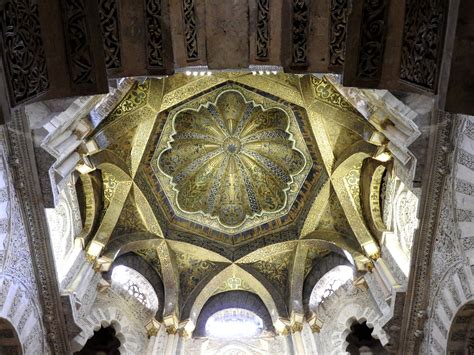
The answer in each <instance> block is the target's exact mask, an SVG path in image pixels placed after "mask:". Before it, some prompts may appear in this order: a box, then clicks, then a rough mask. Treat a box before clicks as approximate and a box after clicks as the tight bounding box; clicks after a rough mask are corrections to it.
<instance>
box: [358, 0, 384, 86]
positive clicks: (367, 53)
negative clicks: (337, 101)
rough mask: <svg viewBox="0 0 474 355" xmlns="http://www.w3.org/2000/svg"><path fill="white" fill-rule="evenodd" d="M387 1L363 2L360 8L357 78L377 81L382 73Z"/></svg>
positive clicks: (367, 0)
mask: <svg viewBox="0 0 474 355" xmlns="http://www.w3.org/2000/svg"><path fill="white" fill-rule="evenodd" d="M387 3H388V0H365V1H364V4H363V7H362V23H361V32H360V46H359V61H358V65H357V77H358V79H361V80H378V79H380V75H381V73H382V64H383V56H384V49H385V33H386V28H387V23H386V18H387V12H388V6H387Z"/></svg>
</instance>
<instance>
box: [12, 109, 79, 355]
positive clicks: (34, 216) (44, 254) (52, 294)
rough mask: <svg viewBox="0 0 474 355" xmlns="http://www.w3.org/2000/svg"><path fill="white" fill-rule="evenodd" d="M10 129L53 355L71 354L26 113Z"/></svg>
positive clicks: (15, 172) (15, 114)
mask: <svg viewBox="0 0 474 355" xmlns="http://www.w3.org/2000/svg"><path fill="white" fill-rule="evenodd" d="M11 116H12V117H11V120H10V121H9V122H8V124H7V125H6V126H7V137H8V148H9V153H10V159H9V163H10V169H11V170H12V174H13V180H14V185H15V188H16V190H17V193H18V196H19V203H20V207H21V211H22V215H23V219H24V221H25V232H26V234H27V238H28V243H29V247H30V251H31V258H32V262H33V265H34V271H35V279H36V283H37V285H38V290H39V297H40V303H41V306H42V310H43V324H44V326H45V330H46V336H47V339H48V343H49V346H50V349H51V352H52V353H53V354H61V355H63V354H69V353H70V349H69V341H68V334H67V328H66V323H65V318H64V313H63V310H62V303H61V299H60V294H59V288H58V282H57V278H56V271H55V268H54V258H53V252H52V249H51V244H50V238H49V231H48V225H47V221H46V217H45V213H44V207H43V197H42V193H41V187H40V183H39V178H38V169H37V166H36V161H35V158H34V151H33V142H32V137H31V132H30V128H29V126H28V121H27V118H26V115H25V112H24V109H18V110H15V111H13V112H12V114H11Z"/></svg>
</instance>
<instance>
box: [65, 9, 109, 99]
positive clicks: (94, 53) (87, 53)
mask: <svg viewBox="0 0 474 355" xmlns="http://www.w3.org/2000/svg"><path fill="white" fill-rule="evenodd" d="M61 8H62V19H63V31H64V41H65V45H66V57H67V61H68V64H69V75H70V80H71V84H72V87H73V91H74V93H75V94H77V95H87V94H99V93H102V92H107V89H108V85H107V78H106V73H105V61H104V50H103V43H102V39H101V36H97V33H100V26H99V13H98V5H97V3H93V2H88V1H85V0H68V1H62V2H61Z"/></svg>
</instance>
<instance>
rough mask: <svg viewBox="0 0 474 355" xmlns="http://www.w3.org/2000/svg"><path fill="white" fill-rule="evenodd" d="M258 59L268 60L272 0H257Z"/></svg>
mask: <svg viewBox="0 0 474 355" xmlns="http://www.w3.org/2000/svg"><path fill="white" fill-rule="evenodd" d="M256 40H257V46H256V47H257V60H262V61H265V60H268V53H269V44H270V0H258V1H257V39H256Z"/></svg>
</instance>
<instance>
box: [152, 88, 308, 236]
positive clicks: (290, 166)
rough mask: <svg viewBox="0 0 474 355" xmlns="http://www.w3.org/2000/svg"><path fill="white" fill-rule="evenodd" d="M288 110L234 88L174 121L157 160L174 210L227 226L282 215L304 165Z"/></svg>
mask: <svg viewBox="0 0 474 355" xmlns="http://www.w3.org/2000/svg"><path fill="white" fill-rule="evenodd" d="M290 123H291V119H290V117H289V114H288V112H286V111H285V110H284V109H282V108H280V107H276V106H273V107H272V106H270V105H267V106H266V107H264V106H263V105H262V104H258V103H256V102H255V101H254V100H251V99H246V98H245V97H244V95H243V94H242V93H241V92H239V91H237V90H232V89H227V90H223V91H221V92H220V93H219V95H218V96H217V97H216V98H215V100H214V101H208V102H206V103H203V104H200V105H199V106H198V107H197V109H194V108H185V109H182V110H180V111H177V112H176V113H175V114H174V116H173V117H172V130H171V132H172V133H171V135H170V138H169V141H168V145H167V148H166V149H164V150H163V151H162V152H161V154H160V155H159V156H158V166H159V169H160V170H161V171H162V172H163V173H164V174H165V175H166V176H167V177H168V179H169V182H170V183H171V185H172V187H173V190H174V191H175V193H176V195H175V201H176V204H177V205H178V207H179V209H181V210H182V211H184V212H186V213H190V214H201V215H205V216H207V217H209V218H210V219H213V220H217V221H218V223H219V224H220V225H221V226H223V227H224V228H225V227H230V228H235V227H239V226H241V225H242V224H243V223H244V221H246V220H247V219H253V218H256V217H259V216H263V215H269V214H274V213H277V212H280V211H282V210H283V209H284V208H285V207H286V206H287V204H288V191H289V190H290V189H291V188H292V186H293V185H295V183H294V182H295V180H294V177H295V176H296V175H298V174H300V173H301V172H302V171H303V169H304V168H305V166H306V163H307V161H306V158H305V156H304V155H303V153H302V152H301V151H300V150H299V149H297V148H296V147H295V140H294V138H293V134H292V132H291V131H290Z"/></svg>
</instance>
